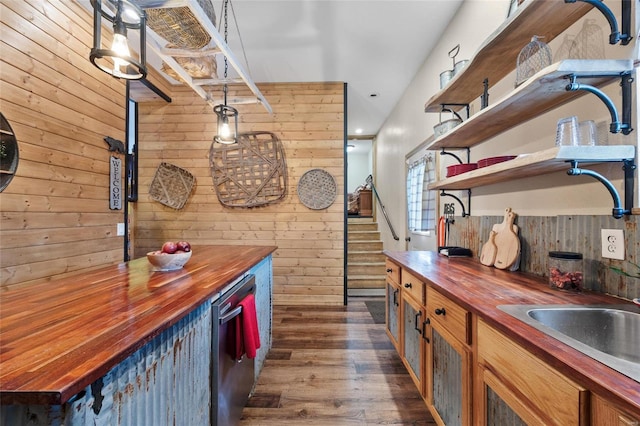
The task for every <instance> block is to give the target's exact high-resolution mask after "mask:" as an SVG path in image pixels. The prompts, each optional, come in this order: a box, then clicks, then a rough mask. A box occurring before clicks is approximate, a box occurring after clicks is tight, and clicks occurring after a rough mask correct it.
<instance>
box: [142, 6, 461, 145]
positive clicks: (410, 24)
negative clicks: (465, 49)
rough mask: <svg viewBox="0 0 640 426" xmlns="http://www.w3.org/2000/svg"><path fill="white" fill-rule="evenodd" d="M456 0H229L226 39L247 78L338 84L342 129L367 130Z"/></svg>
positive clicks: (380, 119)
mask: <svg viewBox="0 0 640 426" xmlns="http://www.w3.org/2000/svg"><path fill="white" fill-rule="evenodd" d="M222 1H223V0H212V2H213V4H214V7H215V12H216V16H217V17H218V20H219V18H220V16H221V10H222ZM462 1H463V0H410V1H405V0H232V1H231V2H230V6H229V13H228V16H229V18H228V27H229V31H228V44H229V46H230V48H231V50H232V51H233V52H234V55H235V56H236V58H238V59H239V60H240V61H241V62H243V66H244V67H245V69H247V70H248V72H249V74H250V76H251V78H252V79H253V81H254V82H255V83H264V82H269V83H271V82H319V81H341V82H346V83H347V123H348V130H347V131H348V134H349V135H357V134H359V133H361V134H363V135H372V136H373V135H376V134H377V133H378V130H379V129H380V127H381V126H382V124H383V123H384V121H385V119H386V118H387V117H388V115H389V114H390V112H391V110H392V109H393V107H394V106H395V104H396V103H397V102H398V100H399V99H400V97H401V95H402V93H403V92H404V90H405V89H406V88H407V86H408V85H409V83H410V82H411V80H412V78H413V77H414V75H415V74H416V72H417V71H418V69H419V68H420V66H421V65H422V63H423V62H424V60H425V58H426V57H427V55H428V54H429V52H430V50H431V49H432V47H433V46H434V44H435V43H436V42H437V41H438V39H439V37H440V34H441V33H443V32H444V31H445V30H446V27H447V25H448V23H449V21H450V20H451V18H452V17H453V15H454V14H455V12H456V11H457V9H458V7H459V6H460V5H461V3H462ZM234 16H235V20H234ZM218 24H219V22H217V23H216V26H218V29H219V31H220V33H223V28H221V26H219V25H218ZM243 46H244V49H243ZM245 57H246V59H247V62H244V58H245ZM148 61H149V63H151V64H154V59H153V58H149V60H148ZM158 62H159V61H158ZM156 68H159V67H156ZM222 70H223V66H222V63H221V58H219V59H218V74H219V76H220V77H222ZM229 76H230V77H233V76H234V73H233V70H232V69H231V67H229ZM267 101H269V99H268V98H267Z"/></svg>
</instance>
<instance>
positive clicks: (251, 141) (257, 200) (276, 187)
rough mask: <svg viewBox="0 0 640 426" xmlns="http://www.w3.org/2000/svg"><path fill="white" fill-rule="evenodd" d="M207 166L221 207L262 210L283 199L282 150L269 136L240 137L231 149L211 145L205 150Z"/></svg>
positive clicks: (222, 145) (284, 182)
mask: <svg viewBox="0 0 640 426" xmlns="http://www.w3.org/2000/svg"><path fill="white" fill-rule="evenodd" d="M209 165H210V167H211V176H212V178H213V186H214V187H215V190H216V194H217V195H218V199H219V200H220V203H222V205H224V206H227V207H257V206H264V205H268V204H272V203H276V202H278V201H280V200H282V199H283V198H284V196H285V195H286V192H287V164H286V161H285V157H284V149H283V147H282V143H281V142H280V139H278V137H277V136H276V135H274V134H273V133H270V132H248V133H241V134H239V135H238V142H237V143H236V144H233V145H225V144H220V143H216V142H214V143H212V144H211V148H210V150H209Z"/></svg>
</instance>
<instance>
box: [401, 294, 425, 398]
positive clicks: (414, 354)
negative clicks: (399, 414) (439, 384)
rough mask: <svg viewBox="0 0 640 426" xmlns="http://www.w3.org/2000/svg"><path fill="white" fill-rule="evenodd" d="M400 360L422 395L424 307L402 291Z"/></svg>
mask: <svg viewBox="0 0 640 426" xmlns="http://www.w3.org/2000/svg"><path fill="white" fill-rule="evenodd" d="M401 312H402V319H403V321H402V349H403V350H402V361H403V362H404V365H405V367H407V370H408V371H409V375H410V376H411V378H412V379H413V382H414V383H415V384H416V387H417V388H418V390H419V391H420V394H421V395H423V396H424V365H425V362H424V360H425V345H424V339H423V333H424V330H423V329H424V318H425V308H424V307H423V306H422V305H421V304H419V303H418V302H416V301H415V300H414V299H413V298H411V297H408V295H407V294H406V293H405V292H403V293H402V309H401Z"/></svg>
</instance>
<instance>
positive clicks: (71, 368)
mask: <svg viewBox="0 0 640 426" xmlns="http://www.w3.org/2000/svg"><path fill="white" fill-rule="evenodd" d="M275 250H276V247H272V246H268V247H263V246H201V247H199V246H195V247H193V255H192V257H191V259H190V260H189V262H187V264H186V265H185V266H184V267H183V268H182V269H180V270H176V271H167V272H160V271H155V270H154V268H153V267H152V266H151V265H150V264H149V263H148V261H147V259H146V258H140V259H135V260H132V261H129V262H125V263H121V264H118V265H112V266H107V267H102V268H99V269H95V270H89V271H85V272H84V273H81V274H74V275H70V276H68V277H64V278H60V279H54V280H51V281H48V282H42V283H39V284H33V285H29V286H25V287H22V288H16V289H11V290H8V291H5V292H3V293H2V296H1V299H0V402H1V404H2V406H1V410H0V423H2V424H26V422H27V419H30V423H28V424H34V425H39V424H89V423H91V424H93V421H89V420H90V419H89V418H90V417H91V418H94V419H95V421H96V422H98V423H97V424H141V423H137V421H139V420H140V419H142V418H147V419H149V418H150V417H149V416H151V415H154V414H153V413H154V412H160V414H157V413H156V414H155V415H161V416H163V417H162V418H161V419H158V420H157V421H154V423H153V424H173V423H174V421H176V420H177V419H181V420H179V421H178V422H179V423H180V421H185V422H187V423H188V422H189V418H190V417H193V419H194V421H197V423H198V424H199V423H200V422H202V421H203V418H208V416H209V409H210V399H211V398H210V390H209V386H210V377H209V371H210V367H211V327H212V325H211V321H212V320H211V303H212V302H213V301H215V300H216V299H218V298H219V297H220V296H221V295H222V294H223V293H224V292H225V291H226V290H228V289H229V288H230V287H231V286H232V285H233V284H234V283H236V282H238V281H239V280H241V279H242V278H243V277H245V276H247V275H248V274H253V275H255V277H256V296H255V297H256V310H257V315H258V322H259V324H260V338H261V340H262V347H261V348H260V350H259V352H258V355H257V357H256V361H257V362H256V375H257V374H258V373H259V370H260V366H261V365H262V363H263V362H264V357H265V356H266V353H267V351H268V349H269V347H270V343H271V335H270V333H271V286H272V264H271V254H272V253H273V252H274V251H275ZM207 392H208V393H207ZM145 416H146V417H145ZM188 416H190V417H188ZM136 419H138V420H136ZM85 422H89V423H85ZM205 423H206V422H205ZM185 424H186V423H185ZM193 424H196V423H193Z"/></svg>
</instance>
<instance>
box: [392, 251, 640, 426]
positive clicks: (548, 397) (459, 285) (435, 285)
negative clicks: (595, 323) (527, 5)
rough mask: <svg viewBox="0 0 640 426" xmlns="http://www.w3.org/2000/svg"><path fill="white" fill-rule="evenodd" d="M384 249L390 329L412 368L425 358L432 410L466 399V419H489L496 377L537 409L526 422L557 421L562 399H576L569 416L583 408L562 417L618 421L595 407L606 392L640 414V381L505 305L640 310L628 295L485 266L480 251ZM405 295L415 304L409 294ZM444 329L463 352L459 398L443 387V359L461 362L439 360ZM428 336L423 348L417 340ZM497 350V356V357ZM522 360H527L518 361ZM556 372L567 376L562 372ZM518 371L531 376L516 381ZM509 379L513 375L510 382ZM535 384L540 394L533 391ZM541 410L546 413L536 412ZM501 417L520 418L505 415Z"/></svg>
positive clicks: (420, 377)
mask: <svg viewBox="0 0 640 426" xmlns="http://www.w3.org/2000/svg"><path fill="white" fill-rule="evenodd" d="M384 254H385V255H386V256H387V288H388V290H387V295H388V300H387V329H388V330H387V332H388V334H391V337H395V336H397V337H399V338H398V339H397V342H399V343H397V342H396V343H395V344H396V347H398V348H399V349H398V350H399V352H400V353H401V356H402V357H404V358H405V359H406V362H405V364H406V365H408V366H409V367H412V366H415V365H417V367H415V375H416V379H415V381H416V382H417V386H418V388H419V389H420V390H421V391H423V394H424V397H425V400H426V401H427V405H428V406H429V407H430V409H431V410H432V412H434V415H439V414H440V413H441V412H442V417H443V422H444V423H446V421H444V417H445V416H446V415H447V414H450V413H451V411H449V412H447V410H450V408H451V406H453V405H456V404H461V405H459V406H458V408H460V412H457V414H460V413H462V419H463V421H462V424H471V422H472V420H478V419H483V420H482V422H480V423H479V424H485V423H484V422H485V421H487V424H491V422H489V421H488V420H487V419H488V417H487V412H486V411H487V407H488V406H489V404H490V403H489V402H487V401H489V400H491V401H494V400H496V398H495V395H492V397H491V398H493V399H491V398H489V397H488V396H487V393H488V392H489V391H488V389H489V388H490V387H491V386H490V385H493V386H494V388H496V389H498V390H499V391H501V392H502V395H504V399H505V400H506V401H507V402H511V403H513V404H514V406H518V405H517V403H518V399H517V396H523V398H522V400H523V401H524V403H523V404H521V405H520V406H519V408H522V410H521V411H522V412H530V413H533V414H532V416H531V418H529V419H528V420H529V421H527V423H528V424H531V423H534V424H535V423H536V422H537V423H538V424H557V423H554V422H553V421H552V420H554V416H556V411H554V410H555V409H556V408H557V406H555V405H554V404H558V405H559V406H560V407H561V408H565V407H568V406H570V405H572V404H574V402H575V404H574V406H573V407H572V409H573V410H575V412H573V413H569V414H568V415H570V414H576V417H574V418H572V419H571V421H567V422H565V423H564V424H594V425H609V424H614V423H611V422H609V421H603V420H602V418H604V416H602V414H601V413H600V412H599V411H598V410H597V409H596V408H595V407H596V406H597V405H598V404H599V402H600V401H606V402H607V404H609V405H610V407H611V411H615V410H620V412H621V413H623V414H621V418H623V417H624V418H627V417H628V418H630V419H633V420H635V421H638V420H640V383H638V382H637V381H636V380H634V379H632V378H631V377H627V376H626V375H624V374H621V373H619V372H618V371H615V370H613V369H612V368H609V367H608V366H606V365H604V364H602V363H600V362H598V361H596V360H595V359H593V358H591V357H589V356H587V355H585V354H583V353H582V352H580V351H578V350H575V349H573V348H572V347H569V346H568V345H566V344H563V343H561V342H560V341H559V340H556V339H554V338H553V337H551V336H550V335H547V334H545V333H543V332H542V331H539V330H537V329H535V328H534V327H532V326H530V325H528V324H527V323H525V322H523V321H520V320H518V319H516V318H514V317H513V316H511V315H509V314H508V313H506V312H505V311H504V310H503V309H501V308H500V306H502V305H610V306H612V307H616V306H624V307H625V308H626V309H628V310H630V311H633V312H638V309H637V307H634V306H633V304H632V303H631V302H630V301H626V300H623V299H619V298H614V297H611V296H608V295H605V294H598V293H593V292H583V293H571V292H564V291H558V290H555V289H551V288H550V287H549V285H548V284H547V282H546V281H545V280H544V279H543V278H542V277H538V276H534V275H530V274H525V273H520V272H509V271H506V270H499V269H496V268H493V267H487V266H484V265H482V264H480V263H479V262H478V260H477V259H472V258H448V257H446V256H442V255H439V254H437V253H435V252H428V251H384ZM394 283H395V284H394ZM405 300H406V301H407V302H408V303H403V302H404V301H405ZM413 300H416V303H413V302H412V301H413ZM412 303H413V305H416V306H415V308H413V309H415V310H410V306H412V305H411V304H412ZM400 305H402V306H400ZM394 306H396V307H398V306H400V307H399V309H400V313H399V314H397V316H395V317H393V319H394V320H393V321H391V318H392V316H391V314H392V312H391V311H392V310H393V308H394ZM445 307H446V309H445ZM434 308H435V309H434ZM405 313H406V314H407V315H404V314H405ZM403 321H404V322H405V323H406V324H408V325H407V326H405V327H404V330H403V329H400V331H399V332H397V333H393V331H394V330H393V329H391V328H392V326H395V327H397V326H398V325H400V326H401V327H402V324H403ZM420 321H423V322H424V323H421V322H420ZM390 322H391V323H392V324H390ZM414 322H415V324H414ZM414 326H415V328H414ZM396 330H397V329H396ZM414 330H415V332H414ZM451 330H453V331H451ZM436 332H438V335H439V336H445V337H446V338H448V339H449V340H450V341H451V342H453V343H454V344H455V345H457V346H456V348H457V349H458V352H459V353H460V354H462V358H461V359H458V360H457V362H458V365H457V367H456V368H455V370H456V371H457V372H458V373H459V374H460V375H461V377H462V381H463V385H462V388H461V389H460V392H461V394H462V398H456V400H455V401H451V400H446V398H447V397H449V396H450V395H448V394H447V393H446V392H445V391H442V389H443V387H438V386H437V381H436V378H437V377H438V376H437V375H436V371H437V369H438V367H440V366H441V365H448V367H447V368H449V369H451V370H453V369H454V367H453V363H449V364H447V363H446V362H443V361H442V360H440V361H438V362H435V361H433V360H434V357H436V355H437V354H436V353H435V349H434V348H433V346H434V345H432V342H434V339H435V334H436ZM405 333H406V334H405ZM414 334H415V338H414V337H413V335H414ZM488 335H489V336H491V337H492V338H495V337H498V338H500V339H501V340H500V341H499V342H500V344H498V340H495V339H494V340H489V339H488V338H487V336H488ZM629 337H630V338H631V337H632V336H629ZM392 341H393V338H392ZM421 345H424V349H419V348H418V347H419V346H421ZM514 348H517V349H514ZM420 350H422V351H423V352H422V353H423V355H422V356H423V358H422V360H423V361H422V362H420V361H417V362H413V361H414V359H412V355H414V354H418V355H415V356H414V357H413V358H415V359H419V356H420V355H419V354H420ZM517 351H518V352H517ZM516 352H517V353H518V354H519V355H518V356H516ZM452 353H453V352H452ZM454 355H455V354H454ZM448 359H449V358H447V360H448ZM494 359H498V361H499V362H497V363H495V364H491V360H494ZM524 359H526V360H527V362H519V361H522V360H524ZM506 364H513V368H512V369H509V370H507V369H506V367H504V366H505V365H506ZM534 365H535V367H534ZM422 366H424V368H422ZM541 371H544V372H545V373H541ZM547 373H548V374H547ZM553 374H557V375H558V377H559V376H562V378H561V379H557V377H555V378H554V377H552V375H553ZM454 376H455V375H454ZM515 376H521V377H522V378H524V379H525V380H522V381H517V380H514V377H515ZM537 379H540V382H545V381H546V380H549V383H551V382H553V383H561V384H562V383H563V384H569V385H570V386H568V388H572V389H575V395H576V396H575V400H571V396H570V394H569V393H568V392H566V393H563V391H558V389H561V388H560V387H558V388H552V386H541V383H540V382H537V381H536V380H537ZM554 380H555V381H554ZM456 381H457V382H458V383H456ZM459 381H460V376H457V377H455V378H454V380H453V382H454V383H448V386H446V387H444V388H445V389H446V388H452V387H454V386H453V385H456V384H459ZM487 383H489V384H487ZM504 383H508V384H507V385H504V386H503V384H504ZM528 386H531V388H533V389H528ZM493 390H494V389H492V391H493ZM529 390H531V391H532V393H528V392H529ZM441 391H442V392H441ZM555 391H558V392H557V393H558V395H557V396H559V398H558V399H554V398H553V396H554V395H553V393H552V392H555ZM439 392H440V393H439ZM534 393H538V394H541V396H540V400H539V402H540V405H542V408H543V409H544V408H546V409H547V413H553V415H552V417H551V418H546V419H545V418H544V415H545V413H544V410H543V409H540V408H538V407H535V408H533V409H531V407H532V406H533V405H534V404H535V402H534V401H536V399H535V398H536V395H534ZM439 397H440V398H441V399H440V400H438V398H439ZM443 399H444V400H443ZM439 404H440V405H439ZM491 404H494V403H493V402H491ZM496 404H497V405H496V406H499V407H501V408H504V407H505V406H506V404H504V403H503V401H499V402H497V403H496ZM590 405H591V413H589V406H590ZM598 407H599V405H598ZM568 411H569V410H568ZM540 412H543V414H542V415H541V416H540V417H536V416H537V415H538V414H539V413H540ZM625 416H626V417H625ZM589 418H591V419H590V420H589ZM531 419H535V420H531ZM555 419H557V417H555ZM494 420H495V419H494ZM474 424H476V423H474ZM494 424H516V423H513V420H509V421H507V420H505V418H503V419H502V420H501V421H500V420H498V421H497V423H496V422H494ZM518 424H519V423H518ZM560 424H562V422H560ZM615 424H618V423H615ZM619 424H625V423H622V422H620V423H619ZM629 424H635V423H629Z"/></svg>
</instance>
